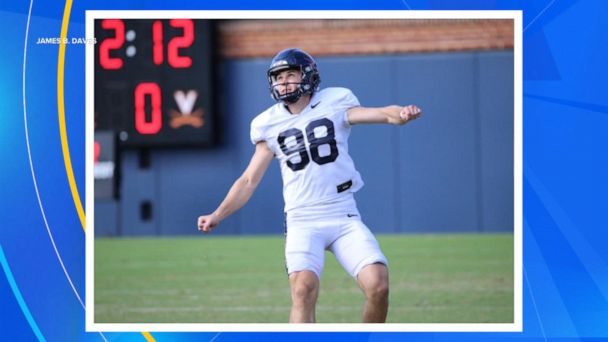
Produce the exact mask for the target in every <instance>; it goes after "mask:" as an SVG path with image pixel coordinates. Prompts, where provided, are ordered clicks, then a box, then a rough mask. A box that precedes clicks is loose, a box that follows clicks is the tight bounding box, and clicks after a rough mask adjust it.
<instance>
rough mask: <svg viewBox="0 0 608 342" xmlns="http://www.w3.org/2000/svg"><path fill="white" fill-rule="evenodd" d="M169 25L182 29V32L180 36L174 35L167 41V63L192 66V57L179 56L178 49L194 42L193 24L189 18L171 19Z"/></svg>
mask: <svg viewBox="0 0 608 342" xmlns="http://www.w3.org/2000/svg"><path fill="white" fill-rule="evenodd" d="M169 25H171V27H175V28H179V27H181V28H182V29H184V34H183V35H182V36H181V37H175V38H173V39H171V40H170V41H169V46H168V47H167V59H168V61H169V65H170V66H172V67H174V68H189V67H191V66H192V58H190V57H188V56H180V55H179V49H180V48H187V47H190V45H192V43H193V42H194V24H193V23H192V20H190V19H171V21H169Z"/></svg>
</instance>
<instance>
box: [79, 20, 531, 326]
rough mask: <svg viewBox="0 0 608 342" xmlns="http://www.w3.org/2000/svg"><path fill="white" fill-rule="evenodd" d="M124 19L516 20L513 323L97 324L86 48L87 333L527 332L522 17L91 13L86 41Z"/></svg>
mask: <svg viewBox="0 0 608 342" xmlns="http://www.w3.org/2000/svg"><path fill="white" fill-rule="evenodd" d="M105 18H120V19H173V18H177V19H180V18H188V19H337V18H339V19H512V20H513V24H514V25H513V30H514V32H513V37H514V42H513V57H514V61H513V67H514V68H513V69H514V75H513V80H514V93H513V94H514V102H513V109H514V112H513V115H514V117H513V118H514V132H513V148H514V150H513V158H514V159H513V168H514V169H513V176H514V177H513V191H514V194H513V195H514V203H513V204H514V206H513V208H514V212H513V214H514V215H513V219H514V227H513V238H514V254H513V256H514V258H513V264H514V273H513V280H514V284H513V286H514V287H513V290H514V291H513V297H514V298H513V303H514V308H513V309H514V310H513V314H514V317H513V319H514V320H513V323H423V324H421V323H386V324H363V323H361V324H344V323H331V324H330V323H317V324H289V323H273V324H266V323H247V324H235V323H213V324H210V323H200V324H199V323H187V324H182V323H95V322H94V312H95V311H94V310H95V300H94V299H95V293H94V269H93V267H94V260H93V257H94V250H93V248H94V236H95V230H94V229H95V228H94V227H93V223H94V221H95V212H94V207H95V203H94V193H93V189H94V178H93V144H94V70H95V68H94V51H95V47H94V45H93V44H87V45H86V62H85V66H86V123H85V124H86V129H85V131H86V132H85V133H86V168H85V171H86V189H87V191H86V208H87V219H86V222H87V224H86V229H87V230H86V232H87V234H86V308H87V309H86V313H85V323H86V331H101V332H142V331H146V332H218V331H221V332H521V331H523V322H522V319H523V317H522V316H523V313H522V310H523V303H522V301H523V298H522V288H523V283H522V274H523V273H522V268H523V255H522V253H523V244H522V243H523V236H522V222H523V212H522V208H523V200H522V178H523V171H522V164H523V159H522V158H523V151H522V148H523V143H522V139H523V138H522V133H523V131H522V112H523V107H522V104H523V102H522V90H523V87H522V81H523V78H522V76H523V72H522V57H523V56H522V32H523V31H522V11H519V10H516V11H511V10H510V11H486V10H484V11H468V10H467V11H409V10H408V11H164V10H163V11H158V10H145V11H140V10H138V11H133V10H128V11H124V10H120V11H91V10H89V11H86V20H85V25H86V38H88V39H93V38H94V20H95V19H105Z"/></svg>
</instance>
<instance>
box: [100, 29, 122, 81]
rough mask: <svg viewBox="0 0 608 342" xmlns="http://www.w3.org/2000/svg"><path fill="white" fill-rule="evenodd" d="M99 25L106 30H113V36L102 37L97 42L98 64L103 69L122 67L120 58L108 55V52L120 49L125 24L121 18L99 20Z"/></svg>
mask: <svg viewBox="0 0 608 342" xmlns="http://www.w3.org/2000/svg"><path fill="white" fill-rule="evenodd" d="M101 27H103V28H104V29H106V30H112V31H114V38H107V39H104V40H103V41H102V42H101V43H100V44H99V64H101V66H102V67H103V68H104V69H108V70H117V69H120V68H122V64H123V62H122V59H121V58H118V57H110V52H111V51H113V50H117V49H120V48H121V47H122V45H123V44H124V42H125V24H124V23H123V22H122V20H117V19H105V20H103V21H102V22H101Z"/></svg>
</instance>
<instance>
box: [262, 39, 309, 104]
mask: <svg viewBox="0 0 608 342" xmlns="http://www.w3.org/2000/svg"><path fill="white" fill-rule="evenodd" d="M286 70H298V71H300V72H301V73H302V80H301V81H300V83H298V85H297V86H296V89H295V90H294V91H292V92H289V93H285V94H280V93H279V91H278V86H280V85H286V83H276V82H275V80H276V76H277V75H278V74H279V73H281V72H283V71H286ZM266 74H267V76H268V84H269V88H270V95H271V96H272V98H273V99H274V100H275V101H282V102H283V103H285V104H290V103H295V102H297V101H298V100H299V99H300V97H302V95H305V94H310V95H312V94H313V93H314V92H315V91H317V90H318V88H319V83H320V82H321V77H320V76H319V71H318V70H317V63H316V62H315V60H314V59H313V58H312V57H311V56H310V55H309V54H307V53H306V52H304V51H302V50H300V49H286V50H283V51H281V52H279V53H278V54H277V55H276V56H275V57H274V58H273V59H272V62H271V63H270V67H269V68H268V72H267V73H266Z"/></svg>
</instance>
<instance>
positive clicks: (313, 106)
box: [310, 101, 321, 109]
mask: <svg viewBox="0 0 608 342" xmlns="http://www.w3.org/2000/svg"><path fill="white" fill-rule="evenodd" d="M319 103H321V101H319V102H317V103H315V104H314V105H311V106H310V108H312V109H314V108H315V107H316V106H318V105H319Z"/></svg>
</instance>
